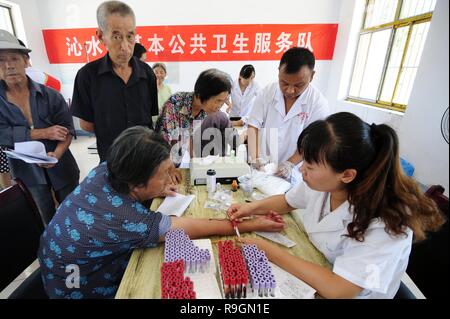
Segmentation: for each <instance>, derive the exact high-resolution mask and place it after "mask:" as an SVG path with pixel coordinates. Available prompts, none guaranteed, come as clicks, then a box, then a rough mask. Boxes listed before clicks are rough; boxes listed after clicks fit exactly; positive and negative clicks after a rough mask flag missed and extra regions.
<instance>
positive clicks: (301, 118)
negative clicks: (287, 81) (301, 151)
mask: <svg viewBox="0 0 450 319" xmlns="http://www.w3.org/2000/svg"><path fill="white" fill-rule="evenodd" d="M329 114H330V110H329V107H328V102H327V100H326V99H325V97H324V96H323V95H322V93H320V91H319V90H318V89H317V88H316V87H315V86H314V85H312V84H310V85H309V86H308V88H307V89H306V90H305V91H304V92H303V93H302V95H301V96H299V97H298V98H297V100H296V101H295V103H294V105H293V106H292V107H291V109H290V110H289V112H288V114H286V109H285V103H284V97H283V93H282V92H281V89H280V86H279V84H278V82H275V83H272V84H269V85H268V86H266V87H265V88H264V89H263V90H262V91H261V92H260V93H259V94H258V95H257V97H256V99H255V102H254V104H253V108H252V111H251V112H250V116H249V119H248V124H249V125H251V126H254V127H256V128H257V129H259V136H260V139H259V147H260V154H259V156H260V157H263V158H268V159H270V161H272V162H274V163H281V162H284V161H286V160H288V159H289V158H290V157H291V156H292V155H293V154H294V153H295V151H296V150H297V140H298V137H299V136H300V133H301V132H302V131H303V130H304V129H305V128H306V127H307V126H308V125H309V124H311V123H312V122H314V121H316V120H321V119H325V118H326V117H327V116H328V115H329Z"/></svg>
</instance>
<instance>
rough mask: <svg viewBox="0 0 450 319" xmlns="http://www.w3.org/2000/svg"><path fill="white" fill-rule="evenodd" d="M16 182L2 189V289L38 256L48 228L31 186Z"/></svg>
mask: <svg viewBox="0 0 450 319" xmlns="http://www.w3.org/2000/svg"><path fill="white" fill-rule="evenodd" d="M16 182H17V184H15V185H13V186H11V187H9V188H7V189H4V190H3V191H1V192H0V243H3V248H1V249H0V260H1V261H2V262H0V274H1V276H0V291H1V290H3V289H4V288H5V287H6V286H8V285H9V283H11V282H12V281H13V280H14V279H15V278H16V277H17V276H18V275H20V274H21V273H22V272H23V271H24V270H25V269H26V268H27V267H28V266H29V265H30V264H31V263H32V262H33V261H34V260H35V259H36V258H37V252H38V248H39V239H40V236H41V234H42V232H43V231H44V228H45V226H44V222H43V220H42V218H41V215H40V214H39V210H38V208H37V206H36V204H35V202H34V200H33V198H32V197H31V194H30V193H29V191H28V189H27V188H26V186H25V185H24V184H23V183H22V182H21V181H20V180H16Z"/></svg>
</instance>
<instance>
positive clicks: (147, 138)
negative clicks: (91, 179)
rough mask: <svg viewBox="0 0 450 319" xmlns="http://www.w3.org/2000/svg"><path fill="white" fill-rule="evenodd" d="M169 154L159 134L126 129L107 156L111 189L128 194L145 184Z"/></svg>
mask: <svg viewBox="0 0 450 319" xmlns="http://www.w3.org/2000/svg"><path fill="white" fill-rule="evenodd" d="M169 155H170V153H169V146H168V145H167V143H166V142H165V140H164V139H163V137H162V136H161V135H160V134H158V133H156V132H154V131H152V130H150V129H149V128H147V127H144V126H134V127H130V128H128V129H126V130H125V131H123V132H122V133H121V134H120V135H119V137H117V138H116V139H115V140H114V142H113V144H112V145H111V147H110V148H109V150H108V155H107V157H106V162H107V166H108V180H109V183H110V184H111V187H112V188H113V189H114V190H116V191H117V192H119V193H122V194H128V193H129V192H130V190H131V188H132V187H135V186H141V185H145V184H146V183H147V182H148V180H149V178H150V177H152V176H153V174H155V172H156V170H157V168H158V166H159V165H160V164H161V163H162V162H163V161H165V160H166V159H168V158H169Z"/></svg>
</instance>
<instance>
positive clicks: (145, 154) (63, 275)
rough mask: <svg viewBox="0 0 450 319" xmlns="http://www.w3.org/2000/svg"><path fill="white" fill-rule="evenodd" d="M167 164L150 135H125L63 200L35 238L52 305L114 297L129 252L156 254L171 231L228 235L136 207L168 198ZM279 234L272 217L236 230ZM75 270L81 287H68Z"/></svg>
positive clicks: (220, 224) (219, 224)
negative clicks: (55, 300) (151, 250)
mask: <svg viewBox="0 0 450 319" xmlns="http://www.w3.org/2000/svg"><path fill="white" fill-rule="evenodd" d="M172 165H173V164H172V162H171V159H170V157H169V147H168V145H167V143H166V142H165V141H164V140H163V138H162V137H161V136H160V135H158V134H156V133H155V132H153V131H151V130H149V129H148V128H145V127H140V126H136V127H132V128H129V129H127V130H125V131H124V132H123V133H122V134H121V135H120V136H119V137H118V138H117V139H116V140H115V141H114V143H113V145H112V146H111V148H110V150H109V154H108V157H107V161H106V162H104V163H101V164H100V165H99V166H97V167H96V168H94V169H93V170H92V171H91V172H90V173H89V174H88V176H87V177H86V179H85V180H84V181H83V182H82V183H81V184H80V185H79V186H78V187H77V188H76V189H75V190H74V191H73V192H72V193H71V194H70V195H69V196H68V197H67V198H66V200H65V201H64V202H63V203H62V204H61V206H60V207H59V208H58V210H57V212H56V214H55V217H54V218H53V220H52V221H51V223H50V224H49V225H48V226H47V228H46V230H45V232H44V233H43V235H42V237H41V244H40V248H39V254H38V258H39V262H40V264H41V268H42V274H43V279H44V286H45V289H46V291H47V294H48V295H49V296H50V297H51V298H111V297H114V295H115V293H116V291H117V288H118V286H119V283H120V281H121V278H122V276H123V273H124V271H125V268H126V266H127V264H128V260H129V258H130V255H131V252H132V250H133V249H135V248H148V247H155V246H156V245H157V244H158V243H159V242H161V241H163V240H164V236H165V234H166V232H167V231H168V230H170V229H175V228H181V229H184V231H185V232H186V233H187V234H188V235H189V236H190V237H191V238H199V237H206V236H209V235H232V234H233V233H234V230H233V227H232V225H231V223H230V222H229V221H228V220H208V219H192V218H183V217H169V216H166V215H162V214H161V213H159V212H153V211H150V210H149V209H148V208H147V207H145V206H144V205H142V202H144V201H146V200H149V199H151V198H154V197H160V196H166V195H173V194H174V192H175V191H176V189H175V187H174V186H173V184H171V178H170V176H169V169H170V167H171V166H172ZM283 227H284V223H283V222H282V219H281V218H280V217H279V216H276V215H271V216H270V218H264V217H263V218H255V219H251V220H247V221H244V222H242V223H240V224H239V230H240V231H241V232H249V231H255V230H260V231H280V230H282V229H283ZM68 267H69V268H68ZM74 268H75V269H79V275H80V277H79V285H67V284H66V282H67V278H68V273H67V272H66V271H67V269H74ZM68 286H69V287H70V288H69V287H68Z"/></svg>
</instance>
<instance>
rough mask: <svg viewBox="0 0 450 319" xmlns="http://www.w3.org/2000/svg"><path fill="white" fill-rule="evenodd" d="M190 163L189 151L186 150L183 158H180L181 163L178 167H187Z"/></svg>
mask: <svg viewBox="0 0 450 319" xmlns="http://www.w3.org/2000/svg"><path fill="white" fill-rule="evenodd" d="M190 163H191V155H190V153H189V151H186V152H184V154H183V158H182V159H181V163H180V166H179V167H178V168H189V166H190Z"/></svg>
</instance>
